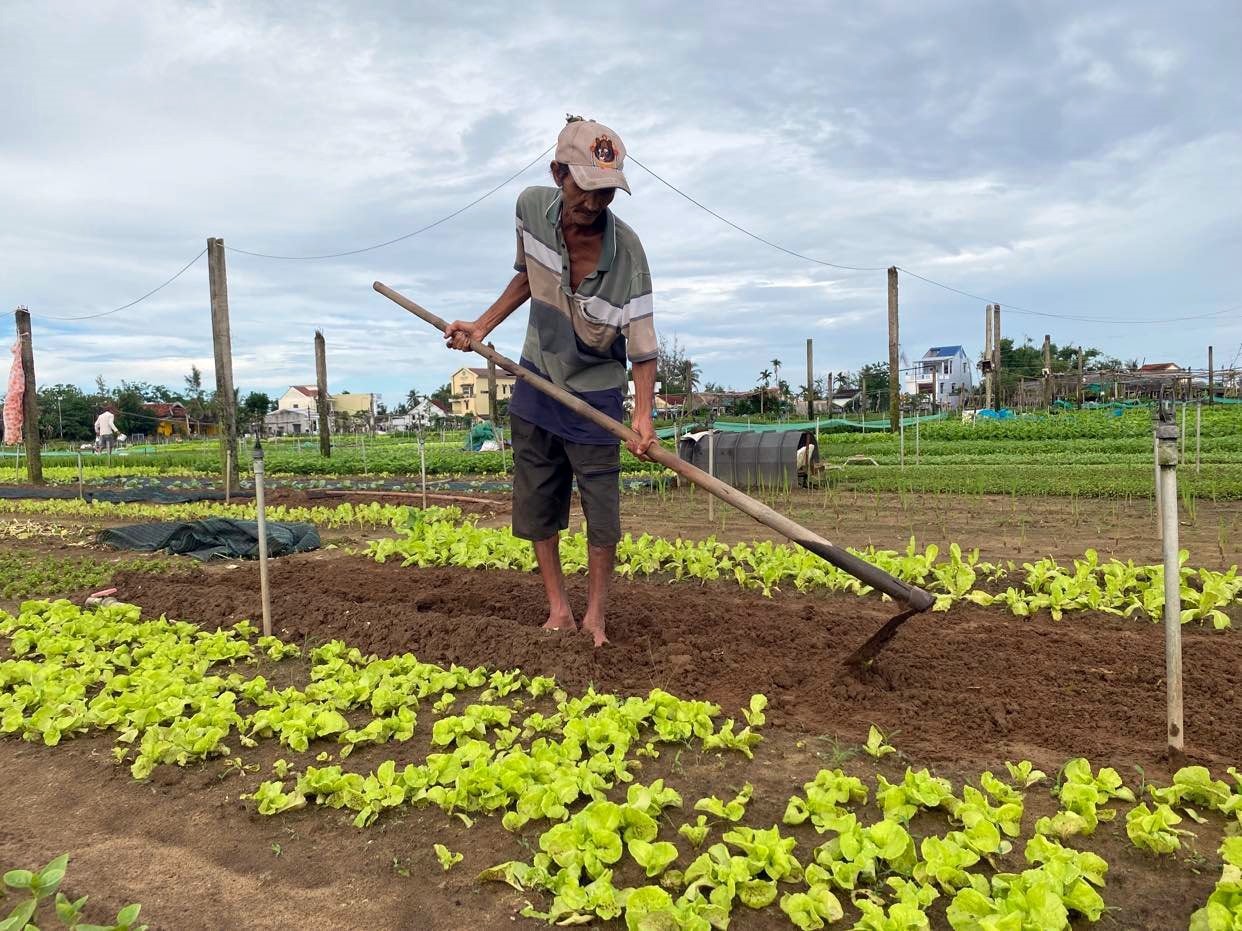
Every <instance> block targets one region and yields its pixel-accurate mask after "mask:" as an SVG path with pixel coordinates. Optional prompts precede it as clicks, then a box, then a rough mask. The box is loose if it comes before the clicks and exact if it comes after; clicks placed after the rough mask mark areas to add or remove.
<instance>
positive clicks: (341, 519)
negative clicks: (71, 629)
mask: <svg viewBox="0 0 1242 931" xmlns="http://www.w3.org/2000/svg"><path fill="white" fill-rule="evenodd" d="M6 512H7V513H10V514H38V515H39V516H40V517H57V516H60V517H84V518H89V519H95V520H100V521H116V520H161V521H183V520H184V521H189V520H201V519H203V518H205V517H230V518H233V519H234V520H254V519H255V515H256V513H257V508H256V507H255V505H254V503H253V502H248V503H245V504H225V503H224V502H222V501H192V502H189V503H186V504H136V503H112V502H108V501H80V500H78V499H77V498H55V499H52V500H38V499H27V498H0V514H2V513H6ZM427 512H428V513H431V514H436V515H438V516H439V518H443V519H446V520H453V519H456V518H458V517H460V516H461V510H460V509H459V508H455V507H450V508H437V507H434V506H433V507H429V508H427ZM264 514H265V515H266V517H267V519H268V520H271V521H294V522H300V523H311V524H314V525H315V526H317V527H327V528H329V529H335V528H338V527H359V528H363V527H391V526H393V525H394V524H396V523H404V522H405V521H406V520H407V516H406V515H407V507H406V506H405V505H400V504H377V503H374V502H372V503H370V504H350V503H345V504H338V505H335V506H333V507H318V506H316V507H300V506H294V507H288V506H285V505H283V504H276V505H268V506H267V507H265V508H264Z"/></svg>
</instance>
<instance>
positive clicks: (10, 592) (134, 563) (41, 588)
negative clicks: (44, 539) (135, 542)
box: [0, 552, 176, 599]
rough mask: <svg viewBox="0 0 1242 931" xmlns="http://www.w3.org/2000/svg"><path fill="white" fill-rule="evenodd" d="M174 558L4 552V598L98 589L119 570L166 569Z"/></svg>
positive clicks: (0, 593)
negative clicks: (107, 558) (117, 558)
mask: <svg viewBox="0 0 1242 931" xmlns="http://www.w3.org/2000/svg"><path fill="white" fill-rule="evenodd" d="M175 564H176V563H175V562H174V561H173V560H170V559H151V558H141V559H125V560H120V561H114V562H106V561H103V560H99V559H92V558H90V557H86V556H72V557H59V556H35V555H32V554H29V553H21V554H17V553H11V552H0V598H7V599H19V598H29V597H30V596H32V595H45V594H49V593H56V594H69V593H71V592H81V591H94V590H98V589H100V588H103V587H104V586H105V585H107V584H108V582H110V581H111V580H112V576H113V575H114V574H115V573H117V572H123V571H127V572H165V571H167V570H168V569H170V568H172V567H173V566H174V565H175Z"/></svg>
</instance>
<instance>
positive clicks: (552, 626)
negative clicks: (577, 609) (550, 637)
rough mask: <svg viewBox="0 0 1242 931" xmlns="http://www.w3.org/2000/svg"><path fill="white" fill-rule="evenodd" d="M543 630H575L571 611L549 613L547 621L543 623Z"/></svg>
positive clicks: (575, 626)
mask: <svg viewBox="0 0 1242 931" xmlns="http://www.w3.org/2000/svg"><path fill="white" fill-rule="evenodd" d="M543 629H544V630H577V629H578V625H577V623H576V622H575V621H574V615H573V612H572V611H568V610H567V611H551V612H549V613H548V619H547V620H546V621H544V622H543Z"/></svg>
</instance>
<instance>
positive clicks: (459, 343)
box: [444, 320, 487, 352]
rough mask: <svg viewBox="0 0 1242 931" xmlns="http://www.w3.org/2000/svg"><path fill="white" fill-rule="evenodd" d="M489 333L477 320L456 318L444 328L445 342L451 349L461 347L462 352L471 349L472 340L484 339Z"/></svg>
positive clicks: (479, 340) (480, 340)
mask: <svg viewBox="0 0 1242 931" xmlns="http://www.w3.org/2000/svg"><path fill="white" fill-rule="evenodd" d="M486 335H487V333H486V332H484V330H483V328H482V327H481V326H479V323H478V321H477V320H473V321H467V320H454V321H453V322H452V323H450V324H449V325H448V327H447V328H446V329H445V330H444V342H445V345H447V346H448V347H449V349H460V350H461V351H462V352H469V351H470V341H471V340H472V339H473V340H477V341H478V342H482V341H483V337H485V336H486Z"/></svg>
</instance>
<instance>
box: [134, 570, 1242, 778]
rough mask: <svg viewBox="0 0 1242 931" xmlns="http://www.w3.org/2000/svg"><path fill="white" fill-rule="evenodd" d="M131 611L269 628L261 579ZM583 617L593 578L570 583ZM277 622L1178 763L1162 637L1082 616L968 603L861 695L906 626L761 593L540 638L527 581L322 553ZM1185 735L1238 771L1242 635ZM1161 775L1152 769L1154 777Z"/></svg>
mask: <svg viewBox="0 0 1242 931" xmlns="http://www.w3.org/2000/svg"><path fill="white" fill-rule="evenodd" d="M116 584H117V586H118V588H119V593H118V596H119V597H121V598H122V599H124V600H127V601H133V602H135V603H137V604H140V605H142V606H143V607H144V608H145V609H146V610H147V611H148V612H150V613H151V614H160V613H164V614H166V615H167V616H168V617H170V618H178V619H182V620H189V621H195V622H198V623H202V624H207V625H215V624H222V623H229V622H232V621H235V620H238V619H241V618H251V619H255V620H257V619H258V617H259V615H260V605H259V589H258V573H257V569H256V568H255V567H253V566H242V567H238V568H235V569H228V570H216V569H209V570H202V569H196V570H192V571H188V572H185V573H177V574H174V575H161V576H158V577H152V576H146V575H141V574H133V575H128V574H121V575H120V576H118V578H117V580H116ZM569 585H570V592H571V599H572V602H573V604H574V606H575V610H577V611H579V612H581V610H582V609H583V608H584V607H585V601H586V584H585V580H584V579H578V578H575V579H571V580H570V583H569ZM272 592H273V596H272V598H273V600H272V611H273V617H274V621H275V625H276V627H277V629H278V632H279V633H280V634H281V635H282V636H284V637H285V638H287V639H293V640H302V639H306V640H309V641H312V642H320V641H324V640H328V639H332V638H340V639H343V640H345V641H347V642H348V643H350V644H351V645H354V646H357V647H359V648H360V649H362V650H364V651H367V652H373V653H377V654H380V655H389V654H393V653H398V652H405V651H410V652H413V653H415V654H416V655H417V656H419V658H421V659H424V660H428V661H433V662H438V663H450V662H456V663H461V664H465V665H475V664H484V665H488V666H491V667H496V668H512V667H521V668H522V670H523V671H525V672H526V673H528V674H535V673H544V674H553V675H556V676H557V677H558V679H559V680H560V681H561V682H562V684H564V685H565V686H566V687H568V688H571V689H580V688H585V687H586V686H587V685H594V686H595V687H596V688H598V689H607V690H610V691H619V692H623V693H638V692H646V691H647V690H648V689H651V688H653V687H657V686H658V687H660V688H664V689H667V690H669V691H671V692H673V693H675V694H677V695H680V696H682V697H687V698H706V699H709V700H712V701H715V702H719V703H720V704H721V705H723V706H724V708H725V710H726V712H727V713H732V712H733V711H734V710H735V709H737V708H738V707H740V706H742V705H744V704H745V703H746V701H747V700H748V699H749V697H750V695H751V694H752V693H754V692H762V693H764V694H766V695H768V697H769V698H770V699H771V702H772V709H771V713H770V720H771V722H772V723H773V724H774V725H777V726H784V727H788V728H792V729H795V730H798V731H801V732H805V733H807V734H814V735H829V736H838V737H840V738H841V739H843V740H850V741H858V740H859V739H861V737H862V736H863V735H865V732H866V729H867V726H868V724H870V723H875V724H878V725H879V726H880V727H882V728H885V729H888V730H895V731H897V732H898V736H897V738H896V743H898V745H899V746H901V747H902V748H903V749H904V750H906V751H907V752H910V753H917V754H918V755H919V756H920V757H921V758H924V759H927V760H945V761H949V760H951V761H954V762H956V763H958V764H963V763H967V762H970V761H994V760H996V759H998V758H1000V757H1003V756H1010V757H1013V758H1017V757H1023V756H1025V757H1029V758H1032V759H1035V760H1036V761H1037V762H1039V763H1041V764H1044V765H1052V766H1054V767H1055V766H1059V765H1060V764H1061V763H1062V762H1064V760H1065V759H1066V758H1067V757H1069V756H1073V755H1087V756H1089V757H1092V758H1099V760H1100V761H1101V762H1108V763H1110V764H1111V765H1115V766H1128V765H1130V764H1131V763H1133V764H1138V765H1142V766H1144V767H1147V768H1148V769H1149V771H1152V772H1156V771H1160V770H1164V769H1166V768H1167V761H1165V760H1163V748H1164V743H1165V741H1164V683H1163V668H1164V644H1163V637H1162V631H1161V628H1160V626H1159V625H1156V624H1151V623H1149V622H1146V621H1140V620H1133V619H1121V618H1115V617H1111V616H1109V615H1101V614H1090V613H1079V614H1073V615H1069V616H1067V619H1065V620H1063V621H1060V622H1054V621H1052V620H1050V619H1049V618H1047V617H1039V618H1035V619H1031V620H1019V619H1017V618H1013V617H1010V616H1008V615H1006V614H1004V613H1002V612H1000V611H998V610H995V609H984V608H978V607H975V606H969V605H967V606H961V607H957V608H954V609H953V610H951V611H950V612H948V613H947V614H929V615H925V616H922V617H917V618H914V619H913V620H911V621H909V622H907V623H906V625H905V626H904V627H903V628H902V630H901V632H900V633H899V634H898V635H897V637H896V638H895V639H894V640H893V641H892V643H891V644H890V645H889V647H888V648H887V649H886V651H885V652H884V653H883V654H882V655H881V658H880V662H879V675H878V676H876V677H875V678H873V679H872V680H870V681H867V682H862V681H859V680H857V679H855V678H853V677H852V676H850V675H848V674H844V673H843V672H842V669H841V665H840V664H841V660H842V659H843V658H844V657H845V656H846V655H847V654H848V653H849V652H850V651H851V650H852V649H854V648H855V647H856V646H857V645H858V644H860V643H861V642H862V641H863V640H865V639H866V637H867V636H869V635H870V634H871V633H872V632H874V631H875V630H876V629H877V628H878V627H879V626H880V625H881V624H882V623H883V621H884V620H885V619H887V618H888V617H889V616H890V615H891V614H892V613H893V611H894V609H893V606H892V605H890V604H886V603H883V602H881V601H880V600H878V599H874V598H858V597H854V596H822V595H785V594H781V595H778V596H776V597H774V598H764V597H762V596H760V595H757V594H751V593H745V592H741V591H738V590H736V589H732V588H730V587H727V586H724V585H709V586H702V587H699V586H694V585H688V584H659V583H653V582H625V581H617V582H616V583H615V584H614V588H613V592H612V599H611V608H610V620H609V629H608V634H609V638H610V641H611V642H610V643H609V644H608V645H606V646H605V647H603V648H602V649H600V650H594V649H592V648H591V645H590V642H589V640H588V639H587V638H586V637H584V636H582V635H574V634H567V635H566V634H560V635H558V634H551V633H548V632H545V631H543V630H541V629H540V624H541V623H542V622H543V620H544V618H545V616H546V610H547V609H546V604H545V602H544V595H543V590H542V586H541V584H540V582H539V579H538V578H537V577H536V576H534V575H527V574H523V573H517V572H501V571H482V570H462V569H413V568H401V567H400V566H398V565H394V564H388V565H381V564H377V563H372V562H367V561H363V560H358V559H345V558H339V557H333V556H332V555H331V554H313V555H307V556H303V557H297V558H292V559H284V560H279V561H276V562H274V563H273V564H272ZM1184 656H1185V695H1186V734H1187V737H1186V740H1187V749H1188V753H1189V755H1190V756H1191V757H1192V758H1194V759H1199V760H1202V761H1204V762H1206V763H1209V764H1214V768H1215V767H1216V766H1218V765H1220V766H1223V765H1224V764H1226V763H1228V764H1233V763H1237V762H1238V761H1239V760H1242V713H1240V712H1242V704H1240V700H1239V694H1240V693H1242V639H1240V638H1239V636H1238V635H1237V634H1236V633H1234V632H1223V633H1218V632H1214V631H1207V630H1201V629H1199V628H1194V627H1192V628H1186V629H1185V630H1184ZM1152 767H1155V769H1152Z"/></svg>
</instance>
